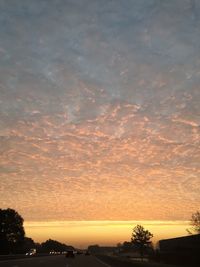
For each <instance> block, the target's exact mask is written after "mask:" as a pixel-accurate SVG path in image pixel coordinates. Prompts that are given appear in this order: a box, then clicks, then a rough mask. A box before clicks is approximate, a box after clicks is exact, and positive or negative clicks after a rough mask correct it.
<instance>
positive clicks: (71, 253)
mask: <svg viewBox="0 0 200 267" xmlns="http://www.w3.org/2000/svg"><path fill="white" fill-rule="evenodd" d="M65 257H66V258H74V257H75V255H74V251H73V250H68V251H67V253H66V254H65Z"/></svg>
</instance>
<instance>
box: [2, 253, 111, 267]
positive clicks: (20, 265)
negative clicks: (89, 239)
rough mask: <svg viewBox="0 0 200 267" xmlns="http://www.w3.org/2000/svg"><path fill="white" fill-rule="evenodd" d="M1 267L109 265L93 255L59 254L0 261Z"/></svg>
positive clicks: (97, 266) (94, 266) (84, 266)
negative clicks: (69, 256)
mask: <svg viewBox="0 0 200 267" xmlns="http://www.w3.org/2000/svg"><path fill="white" fill-rule="evenodd" d="M0 267H109V265H107V264H106V263H103V262H101V261H99V260H98V259H97V258H95V257H94V256H91V255H90V256H85V255H77V256H76V257H75V258H74V259H68V258H65V256H60V255H59V256H49V257H48V256H47V257H35V258H34V257H33V258H27V259H18V260H6V261H0Z"/></svg>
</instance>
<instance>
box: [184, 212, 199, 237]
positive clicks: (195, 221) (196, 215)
mask: <svg viewBox="0 0 200 267" xmlns="http://www.w3.org/2000/svg"><path fill="white" fill-rule="evenodd" d="M190 224H191V225H192V227H191V228H189V229H186V230H187V232H188V233H189V234H194V233H197V234H200V212H199V211H196V212H195V213H193V214H192V217H191V220H190Z"/></svg>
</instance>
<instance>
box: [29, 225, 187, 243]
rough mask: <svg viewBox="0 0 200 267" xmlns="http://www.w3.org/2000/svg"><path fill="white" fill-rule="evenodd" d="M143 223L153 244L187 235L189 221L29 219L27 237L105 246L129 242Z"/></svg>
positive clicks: (40, 240)
mask: <svg viewBox="0 0 200 267" xmlns="http://www.w3.org/2000/svg"><path fill="white" fill-rule="evenodd" d="M137 224H142V225H144V226H145V227H146V228H148V229H149V230H150V231H151V232H152V233H153V234H154V238H153V243H154V246H156V244H157V241H158V240H160V239H164V238H169V237H176V236H182V235H187V232H186V228H188V222H186V221H68V222H67V221H58V222H28V223H25V229H26V233H27V234H28V236H32V237H33V238H34V240H37V241H38V242H42V241H44V240H46V239H48V238H51V239H59V240H60V241H62V242H64V243H66V244H72V245H74V246H75V247H80V248H84V247H87V246H88V245H91V244H93V245H94V244H99V245H106V246H109V245H111V246H113V245H117V244H118V243H119V242H121V243H123V242H124V241H130V239H131V233H132V229H133V227H134V226H136V225H137Z"/></svg>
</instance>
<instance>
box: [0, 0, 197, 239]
mask: <svg viewBox="0 0 200 267" xmlns="http://www.w3.org/2000/svg"><path fill="white" fill-rule="evenodd" d="M199 36H200V2H199V1H197V0H173V1H172V0H169V1H168V0H163V1H161V0H148V1H147V0H126V1H122V0H115V1H114V0H101V1H100V0H99V1H98V0H35V1H31V0H18V1H13V0H0V192H1V193H0V206H1V208H8V207H10V208H14V209H16V210H17V211H18V212H19V213H20V214H21V215H22V216H23V218H24V220H25V222H26V223H27V224H26V225H27V231H28V233H30V234H29V235H31V233H33V232H31V230H30V229H32V230H33V227H32V225H33V224H36V225H37V227H38V228H37V229H38V230H37V231H38V232H37V236H38V238H39V236H40V237H41V231H39V229H40V226H41V224H42V225H45V226H46V227H47V224H49V225H54V224H55V223H56V225H60V224H59V223H57V222H64V224H66V225H68V223H70V221H71V222H74V224H76V222H79V223H80V225H82V226H84V224H85V222H88V223H89V222H92V221H93V222H94V225H95V227H96V222H98V221H102V224H103V227H105V225H107V224H106V222H107V221H112V222H113V223H114V222H116V223H117V222H119V221H120V222H124V223H120V225H121V224H123V225H125V226H126V227H127V224H126V221H129V222H132V221H148V220H150V221H151V222H152V221H153V222H155V224H156V221H159V222H161V221H162V223H164V224H165V222H166V221H168V222H169V225H171V222H172V221H174V222H177V221H178V222H180V224H181V225H182V224H184V223H183V222H185V221H188V220H189V219H190V218H191V214H192V213H194V212H195V211H197V210H199V208H200V161H199V156H200V135H199V133H200V105H199V103H200V87H199V84H200V46H199V43H200V37H199ZM61 224H62V223H61ZM114 224H115V223H114ZM175 224H176V223H175ZM31 227H32V228H31ZM170 227H171V226H170ZM47 228H48V227H47ZM47 228H46V229H47ZM34 229H35V228H34ZM90 229H92V228H90ZM177 234H178V232H177ZM105 240H106V237H105ZM97 241H98V240H97Z"/></svg>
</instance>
